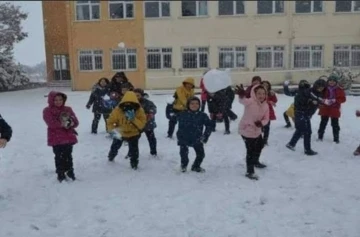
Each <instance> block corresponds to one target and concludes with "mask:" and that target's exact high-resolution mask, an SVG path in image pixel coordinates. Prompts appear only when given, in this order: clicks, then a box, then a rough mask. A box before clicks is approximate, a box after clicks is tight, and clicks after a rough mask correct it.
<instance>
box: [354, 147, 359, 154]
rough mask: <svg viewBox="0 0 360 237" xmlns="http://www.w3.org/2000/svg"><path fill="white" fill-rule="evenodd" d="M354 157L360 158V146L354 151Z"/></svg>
mask: <svg viewBox="0 0 360 237" xmlns="http://www.w3.org/2000/svg"><path fill="white" fill-rule="evenodd" d="M354 156H360V146H358V148H357V149H356V150H355V151H354Z"/></svg>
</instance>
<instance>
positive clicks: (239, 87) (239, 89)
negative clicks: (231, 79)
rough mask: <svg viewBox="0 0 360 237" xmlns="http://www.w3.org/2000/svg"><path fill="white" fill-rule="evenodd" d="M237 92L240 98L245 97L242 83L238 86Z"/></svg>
mask: <svg viewBox="0 0 360 237" xmlns="http://www.w3.org/2000/svg"><path fill="white" fill-rule="evenodd" d="M235 93H236V94H238V95H239V97H240V98H244V97H245V89H244V86H243V85H242V84H240V86H236V88H235Z"/></svg>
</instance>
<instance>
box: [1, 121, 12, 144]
mask: <svg viewBox="0 0 360 237" xmlns="http://www.w3.org/2000/svg"><path fill="white" fill-rule="evenodd" d="M11 136H12V129H11V127H10V125H9V124H8V123H7V122H6V121H5V120H4V119H3V117H1V115H0V138H1V139H5V140H6V141H10V139H11Z"/></svg>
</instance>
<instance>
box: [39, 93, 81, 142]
mask: <svg viewBox="0 0 360 237" xmlns="http://www.w3.org/2000/svg"><path fill="white" fill-rule="evenodd" d="M57 95H61V96H62V97H63V98H64V105H63V106H61V107H56V106H55V105H54V98H55V96H57ZM66 98H67V96H66V95H65V94H63V93H61V92H56V91H51V92H50V93H49V95H48V104H49V106H48V107H46V108H45V109H44V111H43V119H44V121H45V123H46V125H47V127H48V128H47V140H48V145H49V146H56V145H64V144H75V143H77V138H76V131H75V128H76V127H77V126H78V125H79V121H78V119H77V118H76V115H75V113H74V112H73V110H72V109H71V108H70V107H68V106H65V102H66ZM63 114H66V115H68V116H69V117H70V119H71V120H72V122H73V126H72V127H70V128H64V127H63V126H62V123H61V120H60V117H61V116H62V115H63Z"/></svg>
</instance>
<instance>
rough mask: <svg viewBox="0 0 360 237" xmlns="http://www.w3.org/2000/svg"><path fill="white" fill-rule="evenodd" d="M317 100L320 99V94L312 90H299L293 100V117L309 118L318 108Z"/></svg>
mask: <svg viewBox="0 0 360 237" xmlns="http://www.w3.org/2000/svg"><path fill="white" fill-rule="evenodd" d="M319 98H322V93H319V92H318V91H316V89H315V88H314V87H313V88H299V90H298V93H297V95H296V96H295V99H294V106H295V117H296V116H306V117H309V118H311V117H312V116H313V115H314V114H315V112H316V110H317V109H318V106H319V103H320V101H319Z"/></svg>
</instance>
